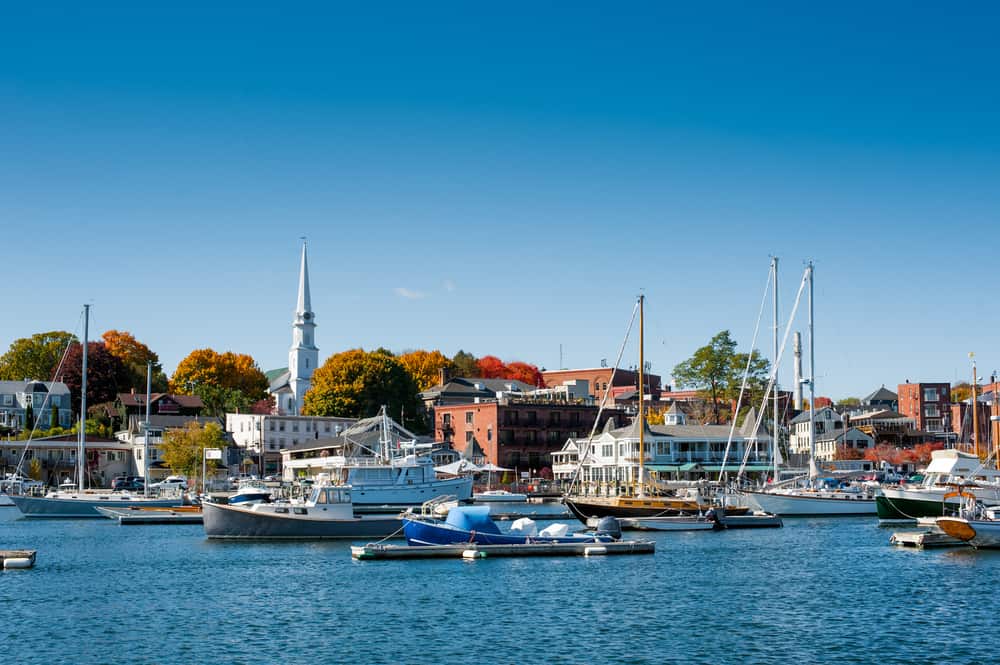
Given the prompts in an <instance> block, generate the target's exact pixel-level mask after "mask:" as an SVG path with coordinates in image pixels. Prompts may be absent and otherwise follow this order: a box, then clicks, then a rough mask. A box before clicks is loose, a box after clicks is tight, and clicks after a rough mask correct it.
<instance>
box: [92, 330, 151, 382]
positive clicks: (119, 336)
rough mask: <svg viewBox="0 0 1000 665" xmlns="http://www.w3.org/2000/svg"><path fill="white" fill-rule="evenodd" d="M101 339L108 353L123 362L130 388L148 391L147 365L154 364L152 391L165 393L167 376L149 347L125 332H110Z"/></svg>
mask: <svg viewBox="0 0 1000 665" xmlns="http://www.w3.org/2000/svg"><path fill="white" fill-rule="evenodd" d="M101 338H102V339H103V340H104V347H105V348H106V349H107V350H108V353H110V354H111V355H113V356H115V357H116V358H118V359H119V360H121V361H122V364H124V365H125V369H126V371H127V372H128V383H129V385H128V387H129V388H133V389H135V390H136V391H137V392H145V390H146V363H147V362H151V363H153V376H152V390H153V392H163V391H165V390H166V389H167V375H166V374H164V373H163V366H162V365H161V364H160V357H159V356H158V355H157V354H156V353H154V352H153V351H152V350H151V349H150V348H149V347H148V346H146V345H145V344H143V343H142V342H140V341H139V340H137V339H136V338H135V336H133V335H132V333H130V332H127V331H124V330H108V331H106V332H105V333H104V334H103V335H101Z"/></svg>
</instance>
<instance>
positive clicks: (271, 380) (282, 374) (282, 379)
mask: <svg viewBox="0 0 1000 665" xmlns="http://www.w3.org/2000/svg"><path fill="white" fill-rule="evenodd" d="M276 372H277V373H276ZM272 375H273V376H272ZM265 376H267V381H268V386H267V391H268V392H271V393H276V392H280V391H281V390H282V389H283V388H287V387H289V383H290V381H291V379H292V373H291V372H289V371H288V368H283V369H280V370H277V369H272V370H271V371H270V372H268V373H267V374H265Z"/></svg>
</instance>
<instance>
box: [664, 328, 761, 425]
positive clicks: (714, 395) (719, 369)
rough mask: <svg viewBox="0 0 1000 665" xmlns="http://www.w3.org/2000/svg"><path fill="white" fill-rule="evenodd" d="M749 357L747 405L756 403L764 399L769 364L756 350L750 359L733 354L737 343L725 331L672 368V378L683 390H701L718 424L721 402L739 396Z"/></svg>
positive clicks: (744, 355)
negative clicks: (748, 399)
mask: <svg viewBox="0 0 1000 665" xmlns="http://www.w3.org/2000/svg"><path fill="white" fill-rule="evenodd" d="M748 358H750V368H749V372H748V374H747V388H748V389H749V391H750V404H755V403H757V402H759V400H760V398H762V397H763V389H764V388H765V387H766V385H767V376H768V370H769V368H770V363H768V361H767V359H766V358H763V357H762V356H761V355H760V354H759V353H758V352H757V351H756V350H754V351H752V352H751V355H750V356H748V355H747V354H745V353H736V340H734V339H733V338H732V336H731V334H730V333H729V331H728V330H723V331H722V332H720V333H718V334H717V335H715V336H714V337H713V338H712V339H711V341H709V343H708V344H707V345H706V346H703V347H701V348H700V349H698V350H696V351H695V352H694V355H692V356H691V357H690V358H688V359H687V360H685V361H684V362H682V363H680V364H679V365H677V366H676V367H674V371H673V377H674V380H675V381H676V382H677V384H678V385H679V386H681V387H682V388H695V389H697V390H699V391H701V393H702V395H703V396H704V397H705V399H707V400H708V401H709V402H710V405H711V409H712V418H713V421H714V422H716V423H718V422H720V420H719V405H720V403H721V402H722V401H731V400H735V399H736V398H737V397H738V396H739V392H740V387H741V385H742V383H743V373H744V371H745V370H746V369H747V359H748Z"/></svg>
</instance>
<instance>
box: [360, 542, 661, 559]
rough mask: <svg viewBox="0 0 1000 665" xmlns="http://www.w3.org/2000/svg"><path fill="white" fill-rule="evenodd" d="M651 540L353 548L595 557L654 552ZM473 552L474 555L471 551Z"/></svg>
mask: <svg viewBox="0 0 1000 665" xmlns="http://www.w3.org/2000/svg"><path fill="white" fill-rule="evenodd" d="M655 549H656V545H655V543H653V541H650V540H628V541H622V542H614V543H531V544H523V545H521V544H519V545H475V544H464V543H463V544H459V545H425V546H419V547H415V546H409V545H375V544H369V545H362V546H353V547H351V556H352V557H354V558H355V559H359V560H387V559H462V558H465V559H485V558H492V557H512V556H595V555H612V554H652V553H653V552H654V551H655ZM470 553H471V554H470Z"/></svg>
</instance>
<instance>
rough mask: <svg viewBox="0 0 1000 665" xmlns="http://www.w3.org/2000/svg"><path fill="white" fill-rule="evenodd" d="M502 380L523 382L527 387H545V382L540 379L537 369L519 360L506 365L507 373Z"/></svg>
mask: <svg viewBox="0 0 1000 665" xmlns="http://www.w3.org/2000/svg"><path fill="white" fill-rule="evenodd" d="M503 378H505V379H513V380H515V381H523V382H524V383H527V384H528V385H529V386H535V387H540V386H544V385H545V381H544V380H543V379H542V372H541V371H540V370H539V369H538V368H537V367H535V366H534V365H532V364H530V363H523V362H521V361H519V360H515V361H513V362H509V363H507V371H506V372H505V375H504V377H503Z"/></svg>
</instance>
